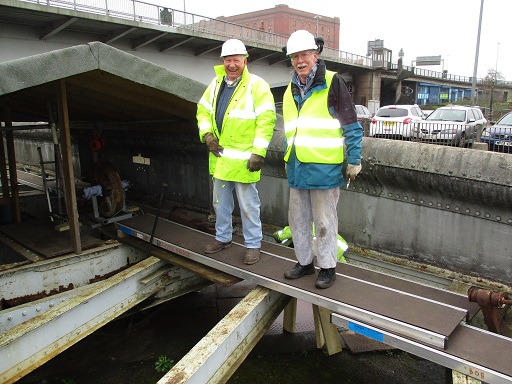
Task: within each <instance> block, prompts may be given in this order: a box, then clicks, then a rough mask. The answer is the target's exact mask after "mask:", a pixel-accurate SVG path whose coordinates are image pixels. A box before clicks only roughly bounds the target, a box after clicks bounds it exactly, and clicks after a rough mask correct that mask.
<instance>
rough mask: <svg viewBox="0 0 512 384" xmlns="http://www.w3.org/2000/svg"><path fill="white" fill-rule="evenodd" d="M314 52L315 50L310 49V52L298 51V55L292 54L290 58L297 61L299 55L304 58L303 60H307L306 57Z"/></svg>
mask: <svg viewBox="0 0 512 384" xmlns="http://www.w3.org/2000/svg"><path fill="white" fill-rule="evenodd" d="M312 54H313V51H309V52H305V53H298V54H296V55H293V56H291V57H290V58H291V59H292V61H297V60H299V57H300V58H301V59H302V60H306V58H307V57H308V56H310V55H312Z"/></svg>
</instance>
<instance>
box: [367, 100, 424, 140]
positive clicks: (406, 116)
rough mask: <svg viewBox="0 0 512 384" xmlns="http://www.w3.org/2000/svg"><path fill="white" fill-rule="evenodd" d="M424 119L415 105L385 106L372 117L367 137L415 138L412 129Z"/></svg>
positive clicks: (421, 112)
mask: <svg viewBox="0 0 512 384" xmlns="http://www.w3.org/2000/svg"><path fill="white" fill-rule="evenodd" d="M424 119H425V115H424V113H423V111H422V110H421V108H420V107H418V106H417V105H416V104H414V105H386V106H384V107H380V108H379V110H378V111H377V113H376V114H375V116H373V119H372V122H371V124H370V134H369V136H371V137H383V138H387V139H401V140H402V139H406V140H408V139H411V138H412V137H414V136H415V134H414V132H416V133H417V129H416V130H414V127H417V125H418V124H419V123H421V122H422V121H423V120H424Z"/></svg>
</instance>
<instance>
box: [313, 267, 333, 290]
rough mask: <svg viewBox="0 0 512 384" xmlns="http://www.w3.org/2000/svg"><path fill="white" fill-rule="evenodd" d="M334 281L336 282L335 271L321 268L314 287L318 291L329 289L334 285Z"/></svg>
mask: <svg viewBox="0 0 512 384" xmlns="http://www.w3.org/2000/svg"><path fill="white" fill-rule="evenodd" d="M334 280H336V269H334V268H322V269H320V272H318V277H317V279H316V283H315V287H317V288H320V289H325V288H329V287H330V286H331V285H332V283H334Z"/></svg>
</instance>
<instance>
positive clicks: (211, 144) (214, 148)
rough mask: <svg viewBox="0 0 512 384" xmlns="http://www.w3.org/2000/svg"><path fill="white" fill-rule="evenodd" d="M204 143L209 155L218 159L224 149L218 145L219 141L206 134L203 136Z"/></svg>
mask: <svg viewBox="0 0 512 384" xmlns="http://www.w3.org/2000/svg"><path fill="white" fill-rule="evenodd" d="M204 142H205V143H206V145H207V146H208V150H209V151H210V152H211V153H213V154H214V155H215V156H216V157H220V155H221V153H222V151H223V150H224V148H223V147H221V146H220V145H219V139H217V138H216V137H215V136H213V134H211V133H209V132H208V133H207V134H206V135H204Z"/></svg>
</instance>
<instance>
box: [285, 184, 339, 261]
mask: <svg viewBox="0 0 512 384" xmlns="http://www.w3.org/2000/svg"><path fill="white" fill-rule="evenodd" d="M339 198H340V189H339V188H332V189H294V188H290V205H289V207H288V223H289V225H290V229H291V231H292V239H293V245H294V248H295V256H296V257H297V261H298V262H299V263H300V264H301V265H307V264H310V263H311V262H312V261H313V257H314V255H315V254H316V257H317V264H318V267H320V268H334V267H336V262H337V254H338V212H337V205H338V200H339ZM313 224H314V228H315V236H316V252H315V244H314V243H313V231H312V229H313Z"/></svg>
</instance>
